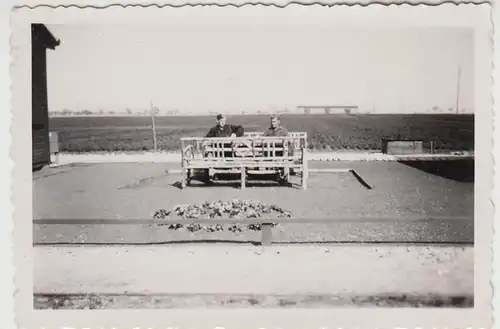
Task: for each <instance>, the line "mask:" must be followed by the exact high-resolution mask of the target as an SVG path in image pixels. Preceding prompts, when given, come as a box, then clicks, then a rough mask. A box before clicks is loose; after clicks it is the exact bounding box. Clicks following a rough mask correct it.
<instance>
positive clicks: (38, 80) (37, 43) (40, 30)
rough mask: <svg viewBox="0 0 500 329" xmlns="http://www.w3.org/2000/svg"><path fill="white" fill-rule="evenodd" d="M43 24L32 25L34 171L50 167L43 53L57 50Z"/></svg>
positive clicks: (57, 43)
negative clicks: (46, 166) (48, 50)
mask: <svg viewBox="0 0 500 329" xmlns="http://www.w3.org/2000/svg"><path fill="white" fill-rule="evenodd" d="M59 43H60V41H59V40H57V39H56V38H55V37H54V36H53V35H52V33H50V31H49V30H48V29H47V27H46V26H45V25H43V24H31V96H32V97H31V113H32V119H31V120H32V150H33V153H32V162H33V170H39V169H41V168H42V167H43V166H45V165H47V164H49V163H50V143H49V111H48V99H47V98H48V97H47V58H46V50H47V49H52V50H53V49H55V48H56V47H57V46H59Z"/></svg>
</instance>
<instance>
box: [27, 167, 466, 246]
mask: <svg viewBox="0 0 500 329" xmlns="http://www.w3.org/2000/svg"><path fill="white" fill-rule="evenodd" d="M310 166H311V167H312V168H353V169H355V170H356V172H358V173H359V175H360V176H361V177H362V178H363V179H364V180H365V181H366V182H367V183H368V184H369V185H370V186H371V187H372V189H367V188H366V187H365V186H363V185H362V184H360V182H359V181H358V180H357V179H356V178H355V177H354V176H353V175H352V174H350V173H327V174H325V173H321V174H320V173H317V174H313V173H312V174H311V175H310V180H309V188H308V189H307V190H306V191H304V190H301V189H300V187H299V186H295V187H281V186H277V185H262V184H260V185H252V184H250V185H249V187H248V188H247V189H245V190H240V189H239V188H238V184H237V183H236V184H233V185H218V186H212V187H206V186H204V185H203V184H201V183H200V184H195V185H194V186H193V187H188V188H187V189H184V190H181V189H179V188H178V181H179V179H180V176H179V175H178V174H167V173H166V170H168V169H176V168H178V166H176V165H175V164H174V165H172V164H159V163H143V164H138V163H122V164H118V163H115V164H81V165H78V164H77V165H71V166H62V167H59V168H50V169H48V170H43V171H41V172H37V173H35V177H34V180H33V197H34V200H33V211H34V218H35V219H43V218H44V219H47V218H64V219H71V218H75V219H81V218H92V219H102V218H111V219H116V220H117V221H119V220H120V219H125V218H137V219H151V218H152V216H153V214H154V212H155V211H157V210H159V209H169V208H172V207H173V206H175V205H176V204H202V203H203V202H205V201H215V200H232V199H235V198H237V199H240V200H244V199H247V200H248V199H251V200H258V201H262V202H265V203H267V204H275V205H277V206H279V207H281V208H284V209H287V210H289V211H291V214H292V216H293V217H299V218H325V217H328V218H330V217H342V216H347V217H384V216H385V217H396V218H400V221H398V222H388V223H380V222H376V221H371V220H369V219H368V220H366V221H365V222H356V223H338V224H333V223H332V224H307V223H306V224H282V225H280V226H279V227H277V228H275V229H274V233H273V234H274V235H275V239H276V241H289V242H290V241H293V242H297V243H298V242H300V241H307V240H309V241H337V242H350V241H352V242H356V241H358V242H359V241H370V242H384V241H386V242H388V241H391V242H398V241H403V242H404V241H406V242H408V241H413V242H422V243H424V242H452V241H455V242H472V241H473V232H474V231H473V221H472V220H471V221H467V222H465V223H464V222H463V221H455V220H453V219H449V220H445V221H440V220H436V221H431V222H412V221H408V220H406V219H408V216H423V217H425V216H451V217H457V216H472V215H473V214H474V184H473V183H471V182H463V181H459V180H458V179H453V178H449V177H447V176H445V175H444V173H443V174H440V175H435V174H432V173H429V170H426V171H424V170H421V169H418V168H413V167H410V166H407V165H404V164H401V163H394V162H334V163H322V162H316V163H311V165H310ZM441 166H442V165H441ZM294 179H295V183H297V184H298V183H299V178H294ZM34 237H35V243H54V242H58V243H70V242H87V243H136V244H140V243H160V242H165V241H166V240H172V241H185V240H193V239H202V240H203V239H217V240H220V241H226V240H229V241H257V240H258V239H259V238H260V233H259V232H251V231H250V232H248V231H247V232H246V233H245V234H234V233H230V232H218V233H196V234H195V233H191V232H188V231H186V230H185V229H181V230H179V231H172V230H169V229H168V228H167V227H162V226H160V227H158V226H153V227H152V226H148V225H140V226H138V225H134V226H132V225H119V226H115V225H106V226H80V225H79V226H73V225H56V226H49V225H35V226H34Z"/></svg>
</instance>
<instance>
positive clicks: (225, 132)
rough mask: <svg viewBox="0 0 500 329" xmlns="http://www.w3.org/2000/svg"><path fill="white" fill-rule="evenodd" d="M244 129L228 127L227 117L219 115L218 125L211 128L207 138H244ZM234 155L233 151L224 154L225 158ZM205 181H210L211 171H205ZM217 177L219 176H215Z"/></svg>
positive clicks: (236, 126) (234, 126)
mask: <svg viewBox="0 0 500 329" xmlns="http://www.w3.org/2000/svg"><path fill="white" fill-rule="evenodd" d="M243 133H244V129H243V127H242V126H238V125H228V124H226V116H225V115H224V114H217V125H215V126H214V127H212V128H210V130H209V131H208V133H207V135H206V137H216V138H217V137H241V136H243ZM232 156H233V153H232V152H231V151H228V152H224V157H226V158H228V157H232ZM204 176H205V180H209V170H208V169H205V170H204ZM215 177H217V176H215ZM215 177H214V178H215Z"/></svg>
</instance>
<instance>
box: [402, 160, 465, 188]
mask: <svg viewBox="0 0 500 329" xmlns="http://www.w3.org/2000/svg"><path fill="white" fill-rule="evenodd" d="M399 163H402V164H404V165H407V166H409V167H412V168H415V169H418V170H422V171H424V172H426V173H429V174H432V175H436V176H440V177H443V178H446V179H451V180H454V181H457V182H462V183H473V182H474V160H473V159H459V160H442V161H399Z"/></svg>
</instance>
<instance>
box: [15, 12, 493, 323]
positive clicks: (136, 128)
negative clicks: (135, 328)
mask: <svg viewBox="0 0 500 329" xmlns="http://www.w3.org/2000/svg"><path fill="white" fill-rule="evenodd" d="M438 7H441V6H438ZM488 8H489V7H487V6H478V5H460V6H455V5H450V6H448V7H446V10H443V9H442V8H441V9H440V8H434V9H433V8H431V7H428V8H424V7H384V6H376V7H370V6H368V7H366V8H356V7H352V8H336V7H335V6H333V7H323V8H321V7H319V6H312V7H308V6H302V5H293V6H287V7H285V8H272V7H265V6H262V7H240V8H222V7H219V8H218V7H216V6H215V7H211V6H207V7H204V6H201V7H181V8H168V9H166V8H148V9H140V8H135V9H137V10H135V9H133V8H129V9H127V10H122V11H120V10H116V16H119V15H120V13H122V14H123V15H122V16H123V19H116V20H115V21H105V19H104V18H103V17H101V18H100V19H98V18H99V17H100V16H99V15H96V17H97V18H95V21H93V19H94V18H93V17H92V14H89V13H90V12H89V11H87V12H86V13H85V14H83V13H82V14H81V16H78V15H77V11H78V10H80V11H82V12H83V11H85V10H86V9H78V8H73V9H71V11H70V9H57V10H56V9H54V11H53V12H51V10H50V9H44V10H45V11H42V10H41V11H40V12H39V13H40V14H39V15H37V12H36V10H33V12H25V13H24V14H23V13H22V10H20V11H19V13H18V15H19V17H20V18H19V20H18V22H17V23H16V21H14V23H13V24H14V25H15V26H21V25H22V26H23V27H22V33H23V34H22V38H21V37H20V38H19V40H21V39H22V40H21V41H19V45H18V46H17V47H16V48H15V49H16V50H15V51H14V52H13V54H21V52H22V58H23V59H22V61H28V60H29V62H23V65H28V66H29V67H28V68H24V67H23V68H18V67H17V66H16V65H14V67H13V69H12V70H13V72H16V70H18V71H17V72H18V73H19V75H21V74H24V75H23V78H22V82H21V80H19V84H21V83H22V84H26V87H23V89H22V92H19V94H18V96H17V99H19V100H20V101H19V104H21V99H22V108H16V107H15V104H17V103H16V101H15V100H14V103H13V104H14V110H13V113H14V117H15V116H16V112H15V111H16V110H17V111H19V112H21V111H22V112H23V114H22V118H23V119H22V127H21V123H20V121H19V122H18V123H17V125H18V130H23V134H24V135H23V136H24V137H23V138H24V139H26V143H28V142H27V138H28V136H29V134H31V143H32V146H31V148H32V154H31V159H32V170H31V172H26V173H25V174H23V175H24V176H23V181H22V182H21V181H19V182H20V183H19V184H23V186H25V185H31V189H32V190H31V199H29V197H28V195H22V196H20V197H19V198H20V199H21V198H22V199H23V200H22V202H23V203H20V202H21V200H20V199H19V200H18V204H17V206H16V207H23V208H26V209H25V210H23V211H24V212H23V214H27V216H29V214H30V213H31V216H32V224H31V225H30V226H28V224H29V223H28V221H27V220H26V218H24V219H23V223H24V224H22V225H26V227H29V229H27V230H26V231H27V232H26V233H25V234H26V235H27V236H28V235H29V236H30V238H27V239H31V246H30V249H26V250H30V251H29V252H30V253H31V255H32V256H30V258H29V259H30V262H31V265H29V266H27V267H26V268H27V269H28V271H30V272H31V273H30V280H31V283H30V284H31V285H32V294H31V302H30V303H31V305H29V306H30V307H31V308H32V309H33V310H86V311H92V310H100V311H102V310H135V311H137V310H144V309H147V310H179V309H183V310H186V309H188V310H193V311H194V313H193V316H194V317H196V312H197V311H196V310H214V309H216V310H224V311H227V312H228V314H229V313H231V312H232V310H234V311H235V312H236V311H237V310H241V309H250V310H263V309H280V310H290V312H292V310H296V309H306V310H314V309H323V310H325V309H327V310H328V309H330V310H332V311H335V310H337V311H339V310H342V309H346V308H355V309H358V310H363V309H367V308H370V309H374V308H375V309H377V310H397V309H405V310H407V311H408V310H410V311H411V310H412V309H417V308H418V309H428V310H430V309H432V310H434V311H436V312H437V311H439V310H443V309H452V310H457V312H458V311H460V312H466V311H470V312H472V313H471V314H472V315H471V319H472V320H470V321H471V323H474V324H475V326H476V327H479V326H486V325H488V321H490V317H491V315H488V314H487V313H488V312H489V305H490V300H488V298H489V292H488V289H491V288H490V286H489V281H488V280H489V279H488V276H487V274H486V275H485V274H484V273H483V274H478V273H479V272H478V268H479V267H481V268H482V270H480V271H483V272H485V273H488V271H489V268H490V265H489V264H488V262H490V261H491V260H489V259H487V257H486V256H487V255H488V254H487V252H490V251H489V244H490V243H491V237H490V236H489V234H491V231H492V228H491V225H492V210H491V209H492V208H490V207H491V203H490V201H489V200H488V198H489V194H490V193H491V177H489V176H490V175H491V174H492V173H491V171H492V167H491V166H492V164H491V159H490V154H489V153H490V151H491V147H492V144H491V143H492V142H491V132H492V127H490V125H491V121H492V110H491V103H489V102H491V100H490V99H489V98H488V95H489V93H488V90H487V88H488V86H490V83H491V81H490V80H489V78H490V76H489V74H490V71H488V70H491V67H489V66H488V61H489V62H491V55H490V53H489V51H490V49H489V48H488V46H490V45H489V44H488V42H489V41H488V40H489V39H488V38H490V37H491V35H490V33H491V28H490V27H489V25H488V24H487V23H485V22H482V23H481V20H482V19H485V18H486V17H487V15H488ZM424 9H427V11H425V10H424ZM66 10H68V13H71V15H75V17H80V18H78V19H74V20H73V21H72V20H71V15H69V14H67V16H65V17H64V18H63V16H64V15H65V11H66ZM106 10H107V9H104V10H102V11H106ZM384 12H386V14H387V18H386V19H382V18H381V16H383V14H384ZM49 13H50V15H49ZM134 13H135V15H136V16H134ZM446 13H449V16H450V17H451V16H453V15H455V16H456V17H461V19H462V20H460V19H459V18H455V19H453V18H450V22H448V21H446V20H445V19H442V18H441V17H448V16H446ZM44 14H46V17H47V18H46V19H43V15H44ZM103 15H104V14H103ZM148 15H150V17H151V18H150V19H148ZM134 17H136V18H134ZM405 17H406V19H405ZM139 18H140V21H139ZM134 19H137V21H134ZM419 19H420V20H419ZM425 20H428V24H425ZM132 21H134V22H132ZM127 22H129V23H127ZM417 22H418V23H417ZM21 23H22V24H21ZM28 31H29V36H28V35H27V32H28ZM13 33H14V34H13V35H15V30H14V32H13ZM19 35H21V32H20V34H19ZM28 39H29V44H28V45H25V40H28ZM13 40H14V41H13V42H14V43H15V42H16V41H15V37H14V38H13ZM21 45H22V46H21ZM15 60H16V57H15V56H13V61H14V62H15ZM21 70H22V73H21ZM27 74H29V75H27ZM19 79H21V78H19ZM485 86H486V88H485ZM15 87H16V85H14V88H15ZM23 98H24V99H23ZM29 103H31V104H29ZM28 105H29V108H30V109H31V110H30V112H29V113H28V107H25V106H28ZM29 117H30V119H29V120H31V121H32V129H31V133H30V132H29V131H28V123H27V122H28V118H29ZM14 121H15V119H14ZM19 134H21V133H19ZM14 139H15V138H14ZM21 149H24V150H21ZM26 149H27V145H26V144H23V147H20V151H19V152H23V153H25V154H28V152H26ZM476 158H477V159H476ZM23 159H27V155H24V156H23ZM14 161H16V160H14ZM22 168H23V170H24V171H28V167H27V164H24V165H23V167H22ZM28 175H30V176H31V179H29V177H30V176H28ZM30 180H31V183H30V182H29V181H30ZM26 182H27V183H26ZM19 193H20V192H19ZM25 200H28V201H25ZM21 205H24V206H21ZM490 212H491V213H490ZM478 214H480V215H478ZM480 222H481V223H480ZM15 225H20V223H19V222H16V224H15ZM19 230H21V229H19ZM22 230H24V227H23V228H22ZM24 240H25V239H24V238H23V241H24ZM478 240H481V241H478ZM24 248H27V247H26V246H24ZM20 255H21V254H18V255H17V257H21V256H20ZM478 255H480V256H478ZM481 255H484V257H482V256H481ZM479 291H480V292H479ZM478 294H479V295H478ZM293 312H294V311H293ZM408 312H409V311H408ZM54 314H56V313H54ZM120 314H121V313H120ZM442 314H445V313H442ZM54 316H55V315H54ZM441 316H442V317H444V318H443V319H442V321H453V320H454V319H453V318H454V316H451V315H447V316H444V315H441ZM444 319H446V320H444ZM352 320H353V321H354V319H352ZM414 320H415V321H417V318H414ZM23 321H28V320H27V319H24V320H23ZM221 323H222V322H221ZM353 323H354V322H353ZM448 323H454V322H447V323H445V322H443V324H442V325H444V326H450V324H448ZM67 325H69V326H71V324H70V323H67ZM374 325H375V323H374ZM404 325H408V324H400V326H404ZM464 325H465V324H464ZM408 326H410V325H408ZM256 328H257V327H256Z"/></svg>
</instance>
